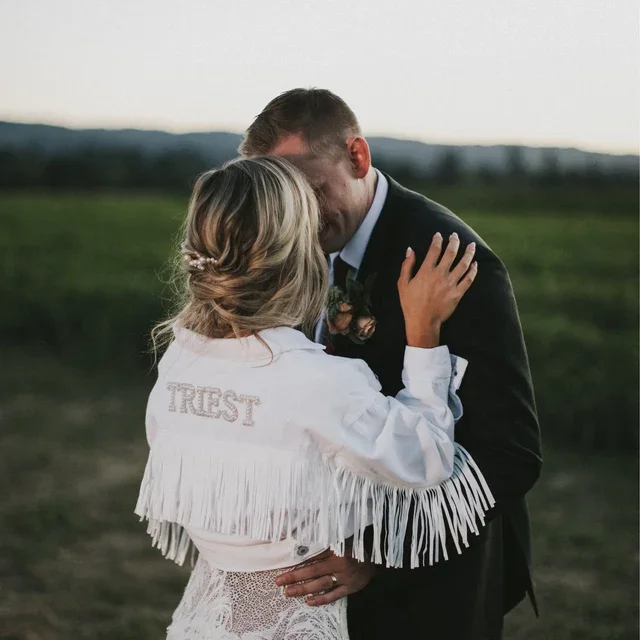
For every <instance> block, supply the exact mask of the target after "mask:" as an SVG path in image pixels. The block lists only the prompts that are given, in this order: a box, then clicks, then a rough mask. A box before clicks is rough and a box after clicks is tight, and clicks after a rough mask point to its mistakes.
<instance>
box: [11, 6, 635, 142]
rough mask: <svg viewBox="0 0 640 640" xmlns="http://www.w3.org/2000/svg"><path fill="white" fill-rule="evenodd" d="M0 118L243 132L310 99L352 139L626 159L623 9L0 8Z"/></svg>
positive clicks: (628, 102)
mask: <svg viewBox="0 0 640 640" xmlns="http://www.w3.org/2000/svg"><path fill="white" fill-rule="evenodd" d="M0 11H1V13H0V15H1V16H2V19H1V21H0V119H4V120H13V121H23V122H46V123H53V124H62V125H66V126H71V127H109V128H112V127H118V128H119V127H137V128H146V129H149V128H154V129H165V130H169V131H208V130H232V131H242V130H244V129H245V128H246V126H247V125H248V124H249V123H250V122H251V120H252V119H253V117H254V116H255V115H256V114H257V113H258V112H259V111H260V110H261V109H262V107H263V106H264V105H265V104H266V103H267V102H268V101H269V100H270V99H271V98H273V97H274V96H275V95H277V94H278V93H280V92H281V91H284V90H286V89H290V88H293V87H297V86H319V87H325V88H328V89H331V90H332V91H334V92H336V93H338V94H339V95H340V96H342V97H343V98H344V99H345V100H346V101H347V102H348V103H349V104H350V105H351V107H352V108H353V109H354V111H355V112H356V115H357V116H358V117H359V119H360V123H361V125H362V127H363V129H364V131H365V134H368V135H380V134H385V135H391V136H397V137H404V138H415V139H420V140H423V141H426V142H446V143H455V144H457V143H460V144H462V143H478V144H490V143H512V144H531V145H542V146H546V145H549V146H577V147H580V148H585V149H590V150H598V151H610V152H631V153H637V152H638V139H639V124H638V120H639V116H638V114H639V113H640V46H639V28H638V18H639V16H638V1H637V0H395V2H391V1H389V0H323V1H321V0H316V1H309V0H226V1H225V2H222V1H220V0H208V1H205V0H174V1H169V0H0Z"/></svg>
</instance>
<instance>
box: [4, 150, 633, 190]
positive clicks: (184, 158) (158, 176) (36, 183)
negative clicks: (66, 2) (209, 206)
mask: <svg viewBox="0 0 640 640" xmlns="http://www.w3.org/2000/svg"><path fill="white" fill-rule="evenodd" d="M223 160H224V158H220V159H219V162H218V163H217V164H220V163H221V162H222V161H223ZM215 164H216V163H213V164H212V162H211V161H208V160H207V159H205V157H204V156H203V155H202V154H201V153H199V152H197V151H194V150H193V149H189V148H185V149H178V150H168V151H165V152H163V153H160V154H148V153H144V152H142V151H139V150H136V149H130V148H104V147H100V148H95V147H86V148H81V149H77V150H73V151H67V152H58V153H53V154H51V153H45V152H44V151H42V150H40V149H20V150H16V149H10V148H5V149H0V189H25V188H40V189H51V190H70V189H83V190H99V189H150V190H154V191H170V192H174V191H177V192H184V191H188V190H189V189H190V188H191V186H192V184H193V181H194V179H195V177H196V176H197V175H198V174H199V173H201V172H202V171H205V170H207V169H209V168H211V167H212V166H215ZM376 166H377V167H379V168H380V169H383V170H387V171H388V172H389V173H391V174H392V175H393V176H394V177H396V178H397V179H398V180H399V181H400V182H402V183H404V184H407V185H408V186H412V185H418V184H420V185H425V184H435V185H439V186H453V185H458V184H468V183H481V184H500V183H505V182H508V183H510V184H540V185H545V186H554V185H564V184H569V185H578V186H580V185H584V186H587V185H589V186H608V185H620V186H622V185H636V186H637V184H638V170H637V167H636V170H635V171H632V170H630V171H627V172H618V171H616V172H612V171H607V170H605V169H603V168H602V167H600V166H599V165H598V164H596V163H594V164H592V165H591V166H587V167H585V168H583V169H576V170H566V169H563V168H562V167H560V164H559V161H558V156H557V153H556V152H555V151H554V150H553V149H549V150H548V151H547V153H546V155H545V158H544V161H543V163H542V167H541V169H540V170H538V171H532V170H530V169H529V168H528V167H527V165H526V164H525V162H524V161H523V157H522V149H521V148H520V147H511V148H510V149H509V151H508V157H507V164H506V169H505V170H501V171H498V170H495V169H491V168H490V167H488V166H484V167H480V168H478V169H477V170H469V169H468V168H466V167H465V165H464V163H463V159H462V157H461V155H460V153H459V152H458V151H456V150H455V149H449V150H447V151H445V152H443V154H442V155H441V156H440V158H439V159H438V161H437V162H436V163H435V164H434V165H433V167H432V168H431V169H430V170H424V171H420V170H417V169H416V168H415V167H413V166H411V165H409V164H403V163H399V162H394V163H390V162H385V161H384V159H376Z"/></svg>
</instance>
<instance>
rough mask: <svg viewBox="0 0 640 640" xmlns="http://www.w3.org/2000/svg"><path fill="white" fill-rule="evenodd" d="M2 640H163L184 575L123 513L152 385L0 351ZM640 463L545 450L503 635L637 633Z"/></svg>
mask: <svg viewBox="0 0 640 640" xmlns="http://www.w3.org/2000/svg"><path fill="white" fill-rule="evenodd" d="M3 363H4V365H5V366H3V367H2V369H1V370H0V409H1V414H0V416H1V424H2V430H1V432H0V433H1V435H0V479H1V480H2V486H3V487H6V488H7V489H8V491H7V492H6V494H5V496H4V498H3V500H2V504H1V506H0V582H1V584H2V588H1V591H0V638H2V640H158V639H159V638H162V637H163V636H162V632H163V629H164V627H165V626H166V624H167V622H168V620H169V617H170V614H171V612H172V610H173V608H175V606H176V604H177V601H178V599H179V597H180V594H181V590H182V588H183V586H184V584H185V582H186V579H187V573H186V570H185V569H180V568H178V567H176V566H175V565H174V564H173V563H172V562H169V561H166V560H164V559H162V557H161V556H160V553H159V552H158V551H157V550H155V549H151V548H150V545H149V540H148V538H147V535H146V534H145V532H144V529H145V527H144V525H143V524H142V523H139V522H138V521H137V518H135V516H134V515H133V513H132V510H133V506H134V503H135V499H136V495H137V493H136V492H137V484H138V482H139V480H140V476H141V473H142V470H143V467H144V460H145V455H146V450H147V447H146V442H145V439H144V427H143V416H144V405H145V400H146V397H145V394H146V392H147V391H148V388H149V385H150V384H151V379H150V377H145V376H142V375H131V374H130V373H126V372H123V373H122V374H121V375H120V376H119V377H113V375H112V374H110V375H105V374H104V373H102V372H100V371H93V372H87V371H82V370H78V369H77V368H75V367H70V366H69V365H68V364H65V363H62V362H60V360H58V359H55V358H51V357H49V356H43V355H42V354H35V355H31V356H28V355H25V353H24V352H5V353H3ZM636 479H637V468H636V463H635V461H634V460H633V459H632V458H630V457H613V456H602V455H598V454H578V453H576V452H572V453H563V452H561V451H558V450H549V449H547V452H546V466H545V469H544V473H543V477H542V479H541V481H540V483H539V484H538V486H537V487H536V489H534V491H533V492H532V493H531V496H530V506H531V513H532V519H533V537H534V550H535V566H536V577H537V588H538V595H539V598H540V606H541V610H542V613H543V616H542V618H541V619H540V620H539V621H536V620H535V618H534V617H533V614H532V613H531V611H530V609H529V607H528V606H527V604H526V603H523V604H522V605H521V606H520V607H519V608H518V609H517V610H516V611H515V612H513V613H512V614H511V615H510V616H509V618H508V621H507V629H508V633H507V634H506V636H505V637H506V639H507V640H632V639H633V638H637V622H638V621H637V598H638V589H637V585H638V572H637V566H638V565H637V561H638V553H637V551H638V536H637V504H638V487H637V480H636Z"/></svg>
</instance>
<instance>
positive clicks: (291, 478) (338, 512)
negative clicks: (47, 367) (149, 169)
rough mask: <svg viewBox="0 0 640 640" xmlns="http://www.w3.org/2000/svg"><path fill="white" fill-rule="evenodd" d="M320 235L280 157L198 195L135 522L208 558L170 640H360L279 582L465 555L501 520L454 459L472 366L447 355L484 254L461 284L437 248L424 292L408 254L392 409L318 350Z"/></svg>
mask: <svg viewBox="0 0 640 640" xmlns="http://www.w3.org/2000/svg"><path fill="white" fill-rule="evenodd" d="M320 223H321V221H320V220H319V214H318V205H317V203H316V200H315V197H314V193H313V191H312V189H311V188H310V186H309V185H308V184H307V182H306V180H305V179H304V177H303V176H302V174H300V173H299V172H298V171H297V170H296V169H295V168H294V167H293V166H292V165H290V164H289V163H287V162H286V161H285V160H282V159H278V158H253V159H243V160H236V161H234V162H231V163H229V164H227V165H226V166H225V167H223V168H222V169H219V170H214V171H210V172H208V173H205V174H204V175H202V176H201V177H200V178H199V179H198V181H197V183H196V186H195V189H194V192H193V195H192V198H191V201H190V205H189V211H188V215H187V219H186V223H185V225H184V233H183V243H182V249H181V261H182V266H183V269H182V273H183V276H184V278H183V289H182V293H183V299H182V302H181V307H180V309H179V311H178V313H177V315H175V317H173V318H171V319H169V320H167V321H166V322H164V323H162V324H160V325H159V326H158V327H156V330H155V333H154V336H155V339H156V340H161V341H162V340H164V342H165V343H166V344H168V347H167V349H166V352H165V353H164V356H163V357H162V359H161V361H160V363H159V366H158V381H157V383H156V385H155V386H154V388H153V390H152V392H151V394H150V397H149V402H148V407H147V416H146V432H147V439H148V442H149V446H150V453H149V459H148V462H147V466H146V470H145V472H144V478H143V480H142V485H141V488H140V495H139V499H138V503H137V506H136V510H135V511H136V513H137V514H138V515H139V516H140V517H141V518H145V519H147V520H148V532H149V533H150V535H151V536H152V538H153V543H154V544H155V545H156V546H158V547H159V548H160V549H161V551H162V553H163V554H164V556H165V557H167V558H169V559H172V560H174V561H175V562H177V563H179V564H182V563H183V562H184V560H185V559H186V558H187V556H191V558H192V559H195V557H196V555H197V562H196V563H195V567H194V569H193V571H192V574H191V578H190V580H189V582H188V584H187V587H186V590H185V592H184V596H183V598H182V600H181V602H180V604H179V605H178V607H177V609H176V610H175V612H174V614H173V618H172V623H171V625H170V626H169V628H168V630H167V631H168V635H167V637H168V638H169V639H171V640H178V639H179V640H196V639H197V640H213V639H223V638H224V639H228V640H239V639H245V640H248V639H251V640H266V639H270V640H294V639H295V640H302V639H317V640H346V639H347V638H348V634H347V623H346V606H347V604H346V603H347V600H346V598H342V599H340V600H338V601H336V602H334V603H333V604H330V605H326V606H322V607H311V606H309V605H308V604H306V603H305V601H304V599H296V598H286V597H285V596H284V595H283V594H282V592H281V590H280V589H279V588H278V587H277V586H276V585H275V582H274V580H275V578H276V577H277V576H278V575H279V574H281V573H282V572H283V571H285V570H287V569H289V568H291V567H292V566H295V565H299V564H300V563H312V562H313V561H314V557H316V556H318V554H321V553H323V552H324V551H326V550H327V549H331V550H333V552H335V553H336V554H338V555H343V554H345V553H350V554H352V555H353V557H355V558H356V559H358V560H365V559H370V560H371V561H372V562H374V563H378V564H380V563H384V564H385V565H386V566H389V567H401V566H403V565H407V564H408V565H409V566H411V567H415V566H418V565H419V564H425V563H430V564H431V563H434V562H437V561H444V560H446V559H447V544H446V543H447V540H451V541H452V542H453V544H454V545H455V546H456V547H457V549H458V551H459V550H460V549H461V546H462V545H465V544H466V543H467V537H468V535H469V534H471V533H477V526H478V524H481V523H482V522H483V516H484V513H485V512H486V511H487V510H488V509H489V508H490V506H492V505H493V499H492V497H491V494H490V491H489V489H488V487H487V485H486V483H485V482H484V479H483V478H482V475H481V474H480V472H479V470H478V469H477V467H476V466H475V464H474V462H473V460H472V459H471V457H470V456H469V454H468V453H467V452H466V451H465V450H464V449H463V448H462V447H460V446H459V445H457V444H456V443H455V442H454V423H455V421H456V420H457V419H458V418H459V417H460V416H461V413H462V407H461V403H460V400H459V399H458V397H457V395H456V391H457V388H458V386H459V383H460V378H461V376H460V373H459V374H458V375H457V376H455V377H454V376H453V375H452V368H453V367H455V368H457V370H458V372H463V371H464V368H465V367H466V362H465V361H464V360H462V359H460V358H458V359H456V358H455V356H450V354H449V352H448V350H447V347H446V346H439V327H440V325H441V323H442V322H444V321H445V320H446V319H447V318H448V317H449V316H450V315H451V314H452V313H453V310H454V309H455V307H456V305H457V304H458V302H459V300H460V299H461V297H462V296H463V295H464V293H465V291H466V290H467V289H468V288H469V286H471V284H472V282H473V279H474V277H475V275H476V272H477V265H476V264H475V263H472V260H473V251H474V247H473V246H472V245H471V246H469V247H468V248H467V250H466V251H465V253H464V255H463V257H462V259H461V261H460V262H459V263H458V264H457V265H456V266H455V267H453V266H452V260H451V258H450V257H449V255H450V254H449V253H448V252H446V253H444V254H442V244H443V240H442V239H441V238H440V237H438V236H436V237H435V238H434V240H433V243H432V246H431V249H430V251H429V253H428V255H427V257H426V259H425V260H424V263H423V264H422V266H421V267H420V268H419V270H418V271H417V273H416V274H415V276H414V275H413V272H414V267H415V254H414V253H413V252H412V251H411V250H410V249H408V250H407V256H406V259H405V261H404V263H403V266H402V272H401V274H400V277H399V281H398V290H399V295H400V299H401V302H402V308H403V311H404V316H405V327H406V337H407V345H408V346H407V348H406V353H405V361H404V373H403V381H404V386H405V388H404V389H403V390H402V391H401V392H400V393H399V394H398V395H397V397H395V398H391V397H385V396H384V395H382V394H381V393H380V385H379V384H378V381H377V380H376V378H375V376H374V375H373V373H372V372H371V370H370V369H369V368H368V367H367V366H366V365H365V364H364V362H362V361H360V360H349V359H344V358H338V357H333V356H330V355H327V354H326V353H325V352H324V347H323V346H321V345H318V344H316V343H314V342H312V341H311V340H310V339H308V337H307V336H309V335H312V334H313V329H314V326H315V324H316V323H317V321H318V319H319V317H320V316H321V313H322V309H323V306H324V304H325V301H326V297H327V289H328V272H327V261H326V259H325V256H324V255H323V254H322V251H321V249H320V245H319V242H318V228H319V224H320ZM441 255H442V256H443V257H442V258H441V257H440V256H441ZM410 508H411V509H412V510H413V512H414V514H413V517H412V518H411V519H410V518H409V511H410ZM409 522H411V526H410V527H409V526H408V523H409ZM365 529H368V533H367V541H366V543H365V537H364V533H365ZM408 529H409V530H408ZM405 538H407V540H408V541H410V554H408V556H407V557H405V556H404V554H403V544H404V541H405ZM346 541H349V542H346ZM449 548H451V547H449ZM333 581H334V583H335V582H337V579H335V577H334V578H333ZM335 586H339V585H336V584H334V587H335Z"/></svg>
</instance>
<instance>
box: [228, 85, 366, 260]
mask: <svg viewBox="0 0 640 640" xmlns="http://www.w3.org/2000/svg"><path fill="white" fill-rule="evenodd" d="M240 153H242V154H243V155H245V156H264V155H276V156H282V157H284V158H286V159H287V160H290V161H291V162H292V163H293V164H295V165H296V166H297V167H298V168H299V169H301V170H302V171H303V172H304V173H305V174H306V176H307V178H308V179H309V181H310V182H311V186H312V187H313V189H314V191H315V192H316V194H317V196H318V199H319V201H320V210H321V213H322V222H323V229H322V231H321V234H320V240H321V242H322V246H323V249H324V250H325V251H326V252H328V253H332V252H334V251H338V250H340V249H342V248H343V247H344V245H345V244H346V243H347V242H348V241H349V239H350V238H351V237H352V236H353V234H354V233H355V231H356V230H357V228H358V226H359V225H360V223H361V222H362V219H363V218H364V216H365V215H366V213H367V210H368V209H369V205H370V204H371V200H372V199H373V193H374V190H375V187H374V184H375V178H374V174H373V172H371V171H370V169H371V155H370V153H369V145H368V144H367V142H366V140H365V139H364V138H363V137H362V132H361V130H360V125H359V124H358V119H357V118H356V116H355V114H354V113H353V111H351V109H350V108H349V107H348V106H347V104H346V103H345V102H344V101H343V100H342V99H341V98H339V97H338V96H336V95H335V94H333V93H331V91H327V90H326V89H292V90H291V91H286V92H285V93H283V94H281V95H279V96H278V97H277V98H274V99H273V100H272V101H271V102H270V103H269V104H268V105H267V106H266V107H265V108H264V109H263V110H262V113H260V115H258V116H257V117H256V119H255V120H254V122H253V124H252V125H251V126H250V127H249V128H248V129H247V132H246V134H245V138H244V141H243V142H242V144H241V145H240Z"/></svg>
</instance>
